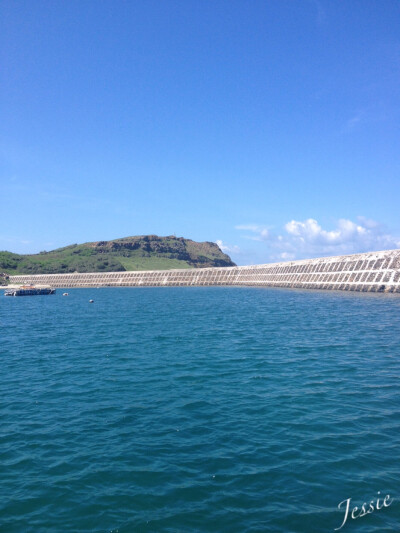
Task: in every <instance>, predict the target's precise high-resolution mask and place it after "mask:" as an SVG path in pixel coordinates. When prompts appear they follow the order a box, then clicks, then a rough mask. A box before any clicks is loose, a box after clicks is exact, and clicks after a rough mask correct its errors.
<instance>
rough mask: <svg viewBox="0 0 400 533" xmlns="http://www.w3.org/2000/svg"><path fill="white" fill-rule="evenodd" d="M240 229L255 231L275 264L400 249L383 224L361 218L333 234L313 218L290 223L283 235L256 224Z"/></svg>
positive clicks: (340, 224)
mask: <svg viewBox="0 0 400 533" xmlns="http://www.w3.org/2000/svg"><path fill="white" fill-rule="evenodd" d="M237 229H240V230H246V231H251V232H253V234H254V237H253V238H254V239H256V240H259V241H264V242H265V243H266V246H267V249H268V251H269V253H270V259H271V260H281V259H283V260H290V259H300V258H306V257H318V256H326V255H343V254H351V253H359V252H367V251H373V250H387V249H391V248H399V247H400V238H397V237H394V236H393V235H391V234H390V233H388V232H387V230H386V229H385V228H384V226H383V225H382V224H379V223H378V222H376V221H374V220H371V219H368V218H365V217H358V218H357V222H354V221H352V220H348V219H340V220H338V221H337V223H336V227H334V228H333V229H330V230H327V229H324V228H322V226H321V225H320V224H319V223H318V222H317V220H315V219H313V218H308V219H306V220H304V221H298V220H290V221H289V222H287V223H286V224H285V225H284V227H283V231H282V232H281V233H279V234H276V233H271V231H270V230H269V229H268V228H263V226H259V225H255V224H252V225H242V226H237ZM245 237H247V236H246V235H245Z"/></svg>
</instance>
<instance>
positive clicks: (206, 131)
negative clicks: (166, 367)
mask: <svg viewBox="0 0 400 533" xmlns="http://www.w3.org/2000/svg"><path fill="white" fill-rule="evenodd" d="M399 20H400V2H398V0H393V1H392V0H376V1H375V0H352V1H351V2H338V1H335V0H262V1H257V0H252V1H245V0H242V1H235V0H229V1H225V0H212V1H211V0H196V1H194V0H180V1H177V0H163V1H161V0H158V1H153V0H143V1H142V0H141V1H129V2H127V1H122V0H113V1H111V0H107V1H105V0H96V1H94V0H93V1H92V0H87V1H85V2H82V1H74V0H72V1H71V0H68V1H57V0H56V1H41V0H36V1H35V2H31V1H29V2H24V1H18V0H12V1H10V0H1V1H0V53H1V58H0V59H1V74H0V76H1V78H0V101H1V109H0V112H1V116H0V157H1V166H0V181H1V183H0V185H1V193H2V194H1V207H0V249H7V250H10V251H14V252H20V253H34V252H38V251H40V250H49V249H53V248H56V247H60V246H64V245H67V244H70V243H75V242H86V241H95V240H108V239H113V238H118V237H125V236H128V235H142V234H158V235H171V234H176V235H177V236H184V237H187V238H191V239H194V240H200V241H205V240H207V241H215V242H219V243H220V244H221V246H222V247H223V248H224V249H225V250H226V251H227V252H228V253H229V254H230V255H231V257H232V258H233V259H234V260H235V261H236V262H237V263H238V264H246V263H263V262H269V261H277V260H287V259H294V258H302V257H314V256H318V255H336V254H339V253H352V252H358V251H367V250H373V249H385V248H395V247H400V220H399V198H400V131H399V129H400V128H399V119H400V105H399V104H400V83H399V82H400V76H399V73H400V27H399Z"/></svg>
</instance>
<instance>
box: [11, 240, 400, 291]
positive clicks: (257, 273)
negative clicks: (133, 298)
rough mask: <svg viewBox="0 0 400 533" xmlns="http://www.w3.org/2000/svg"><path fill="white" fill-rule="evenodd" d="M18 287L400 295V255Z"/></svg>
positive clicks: (46, 277) (43, 279) (23, 278)
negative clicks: (264, 289) (202, 287)
mask: <svg viewBox="0 0 400 533" xmlns="http://www.w3.org/2000/svg"><path fill="white" fill-rule="evenodd" d="M10 283H12V284H29V283H32V284H47V285H51V286H52V287H65V288H68V287H143V286H150V287H158V286H163V287H164V286H200V285H239V286H263V287H289V288H301V289H331V290H332V289H333V290H344V291H363V292H396V293H400V250H389V251H383V252H369V253H364V254H355V255H344V256H337V257H324V258H318V259H307V260H300V261H292V262H285V263H270V264H266V265H254V266H241V267H221V268H201V269H200V268H196V269H186V270H185V269H182V270H158V271H139V272H105V273H100V272H95V273H86V274H78V273H74V274H41V275H38V274H37V275H20V276H10Z"/></svg>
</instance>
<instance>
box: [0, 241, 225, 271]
mask: <svg viewBox="0 0 400 533" xmlns="http://www.w3.org/2000/svg"><path fill="white" fill-rule="evenodd" d="M213 266H235V263H233V262H232V261H231V259H230V257H229V256H228V255H226V254H224V253H223V252H222V251H221V250H220V248H219V247H218V245H217V244H215V243H213V242H195V241H191V240H189V239H184V238H183V237H174V236H170V237H158V236H157V235H144V236H138V237H125V238H123V239H116V240H113V241H100V242H87V243H85V244H72V245H70V246H66V247H64V248H58V249H57V250H53V251H51V252H40V253H39V254H33V255H20V254H14V253H11V252H0V272H5V273H7V274H9V275H13V274H56V273H63V272H120V271H124V270H169V269H173V268H202V267H213Z"/></svg>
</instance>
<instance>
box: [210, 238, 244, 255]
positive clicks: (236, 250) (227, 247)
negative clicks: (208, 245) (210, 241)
mask: <svg viewBox="0 0 400 533" xmlns="http://www.w3.org/2000/svg"><path fill="white" fill-rule="evenodd" d="M215 242H216V243H217V244H218V246H219V247H220V248H221V250H222V251H223V252H224V253H227V254H232V253H234V254H237V253H240V248H239V246H236V244H234V245H233V246H230V245H228V244H224V243H223V242H222V241H221V240H220V239H218V240H216V241H215Z"/></svg>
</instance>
